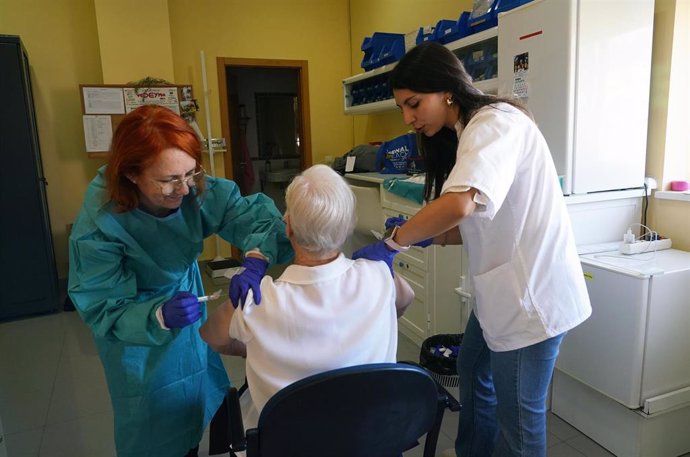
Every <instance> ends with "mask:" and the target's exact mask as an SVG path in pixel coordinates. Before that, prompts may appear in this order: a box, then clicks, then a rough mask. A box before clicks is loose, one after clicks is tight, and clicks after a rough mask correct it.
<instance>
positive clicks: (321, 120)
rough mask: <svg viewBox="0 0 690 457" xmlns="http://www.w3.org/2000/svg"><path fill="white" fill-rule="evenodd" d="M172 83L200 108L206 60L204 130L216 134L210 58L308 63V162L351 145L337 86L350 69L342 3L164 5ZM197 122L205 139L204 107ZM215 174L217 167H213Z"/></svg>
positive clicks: (180, 1)
mask: <svg viewBox="0 0 690 457" xmlns="http://www.w3.org/2000/svg"><path fill="white" fill-rule="evenodd" d="M168 4H169V10H170V30H171V37H172V49H173V61H174V70H175V80H176V82H177V83H180V84H182V83H191V84H192V85H193V87H194V90H195V93H196V97H197V99H198V100H199V102H200V105H201V104H203V101H204V97H203V84H202V79H201V61H200V51H202V50H203V51H204V53H205V56H206V76H207V79H208V87H209V99H210V104H209V105H210V109H211V118H212V119H211V130H212V132H213V136H214V137H219V136H220V135H221V127H220V111H219V110H220V107H219V97H218V75H217V66H216V58H217V57H234V58H257V59H289V60H293V59H294V60H307V61H308V72H309V94H310V97H309V101H310V106H309V109H310V117H311V148H312V160H313V162H314V163H318V162H321V161H322V160H323V158H324V157H325V156H327V155H331V156H335V155H342V154H344V153H345V152H347V151H348V150H349V149H350V148H351V147H352V146H351V143H352V120H351V119H350V118H348V117H347V116H345V115H344V114H343V101H342V89H341V85H340V81H341V79H342V78H344V77H346V76H347V75H348V74H349V72H350V60H349V53H350V42H349V12H348V1H347V0H328V1H323V0H290V1H285V0H262V1H258V2H257V1H255V2H252V1H246V0H207V1H197V2H189V1H187V0H169V2H168ZM201 108H202V109H201V111H200V112H199V113H198V117H197V122H198V123H199V125H200V126H201V127H202V131H203V132H204V134H206V127H205V126H206V119H205V109H204V106H203V105H201ZM220 169H221V170H222V167H221V168H220Z"/></svg>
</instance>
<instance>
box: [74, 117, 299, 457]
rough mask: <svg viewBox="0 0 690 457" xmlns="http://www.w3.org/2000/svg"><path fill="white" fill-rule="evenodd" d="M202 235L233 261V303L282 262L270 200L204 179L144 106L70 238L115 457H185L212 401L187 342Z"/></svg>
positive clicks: (182, 132)
mask: <svg viewBox="0 0 690 457" xmlns="http://www.w3.org/2000/svg"><path fill="white" fill-rule="evenodd" d="M214 233H217V234H218V235H219V236H221V237H222V238H223V239H225V240H226V241H228V242H229V243H231V244H233V245H235V246H237V247H238V248H240V249H241V250H243V251H244V252H245V260H244V263H243V264H244V266H245V270H244V272H243V273H242V274H240V275H237V276H235V277H234V278H233V281H232V283H231V287H230V296H231V299H233V302H234V303H235V304H237V303H238V301H240V300H243V299H244V297H245V296H246V295H247V293H248V290H250V289H253V290H256V291H258V290H259V282H260V281H261V278H262V277H263V275H264V274H265V271H266V268H267V267H268V264H269V263H285V262H287V261H289V260H290V258H291V257H292V255H293V253H292V248H291V247H290V243H289V241H288V240H287V237H286V235H285V225H284V223H283V222H282V219H281V214H280V212H279V211H278V210H277V208H276V207H275V205H274V203H273V201H272V200H270V199H269V198H268V197H266V196H265V195H263V194H254V195H251V196H248V197H242V196H241V195H240V192H239V189H238V187H237V185H236V184H235V183H234V182H232V181H229V180H226V179H220V178H218V179H216V178H213V177H211V176H206V175H205V174H204V171H203V169H202V167H201V143H200V141H199V139H198V137H197V136H196V134H195V133H194V131H193V130H192V129H191V128H190V126H189V125H188V124H187V123H186V121H185V120H184V119H182V118H181V117H180V116H178V115H177V114H175V113H173V112H172V111H170V110H169V109H167V108H163V107H160V106H154V105H146V106H142V107H140V108H138V109H136V110H134V111H132V112H131V113H129V114H127V115H126V116H125V117H124V118H123V119H122V122H121V123H120V124H119V125H118V127H117V129H116V131H115V134H114V136H113V141H112V147H111V155H110V159H109V162H108V165H107V166H105V167H102V168H101V169H100V170H99V172H98V175H97V176H96V177H95V178H94V179H93V181H92V182H91V184H90V185H89V187H88V189H87V191H86V196H85V200H84V204H83V206H82V209H81V211H80V213H79V216H78V217H77V220H76V222H75V224H74V227H73V228H72V233H71V235H70V272H69V295H70V297H71V299H72V301H73V302H74V304H75V307H76V308H77V310H78V312H79V314H80V315H81V317H82V319H83V320H84V321H85V322H86V323H87V324H88V325H89V327H90V328H91V330H92V332H93V335H94V340H95V342H96V346H97V347H98V351H99V354H100V357H101V362H102V363H103V367H104V371H105V375H106V378H107V380H108V388H109V390H110V396H111V400H112V404H113V413H114V419H115V444H116V448H117V455H118V456H119V457H134V456H136V457H144V456H150V457H160V456H171V457H177V456H179V457H181V456H184V455H185V454H186V455H196V448H197V447H198V443H199V441H200V440H201V437H202V434H203V432H204V429H205V428H206V426H207V425H208V423H209V421H210V419H211V418H212V417H213V415H214V413H215V412H216V410H217V409H218V407H219V405H220V404H221V402H222V400H223V397H224V395H225V392H226V390H227V387H228V385H229V381H228V377H227V374H226V372H225V369H224V367H223V364H222V362H221V359H220V357H219V356H218V354H217V353H215V352H213V351H211V350H209V348H208V346H207V345H206V344H205V343H204V342H203V341H202V340H201V338H200V336H199V327H200V325H201V323H202V322H203V321H204V320H205V319H206V309H205V307H204V306H202V305H201V304H200V303H199V301H198V299H197V298H198V296H200V295H203V286H202V283H201V275H200V273H199V266H198V263H197V257H198V256H199V254H200V253H201V251H202V248H203V241H204V239H205V238H207V237H209V236H211V235H212V234H214ZM254 297H255V298H257V296H256V292H255V293H254ZM258 298H259V300H260V297H258Z"/></svg>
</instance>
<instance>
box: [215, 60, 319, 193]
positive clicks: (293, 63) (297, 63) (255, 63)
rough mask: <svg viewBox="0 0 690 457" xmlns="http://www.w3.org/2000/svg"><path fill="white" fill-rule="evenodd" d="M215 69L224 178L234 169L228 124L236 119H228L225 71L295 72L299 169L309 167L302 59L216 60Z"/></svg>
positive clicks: (306, 95)
mask: <svg viewBox="0 0 690 457" xmlns="http://www.w3.org/2000/svg"><path fill="white" fill-rule="evenodd" d="M216 65H217V68H218V96H219V97H220V124H221V134H222V135H223V138H225V141H226V143H225V144H226V145H227V147H226V148H225V153H224V154H223V161H224V171H225V177H226V178H228V179H233V177H234V176H235V173H234V172H235V170H233V163H232V157H233V155H232V133H231V128H230V126H231V123H232V122H235V121H237V122H239V120H235V119H231V118H230V116H231V115H230V107H229V106H228V88H227V73H228V69H229V68H233V67H234V68H255V69H293V70H297V97H298V100H299V113H298V116H299V121H300V122H299V123H300V129H301V130H300V170H305V169H307V168H309V167H310V166H311V164H312V155H311V124H310V121H309V119H310V118H309V71H308V66H307V61H306V60H283V59H245V58H235V57H217V58H216Z"/></svg>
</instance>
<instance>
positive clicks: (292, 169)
mask: <svg viewBox="0 0 690 457" xmlns="http://www.w3.org/2000/svg"><path fill="white" fill-rule="evenodd" d="M216 60H217V67H218V87H219V96H220V118H221V131H222V135H223V137H224V138H225V139H226V141H227V144H229V146H230V147H228V148H227V149H226V152H225V154H224V163H225V165H224V167H225V176H226V177H228V178H229V179H232V180H234V181H235V182H236V183H237V184H238V186H239V187H240V190H241V192H242V195H248V194H252V193H255V192H264V193H266V194H267V195H268V196H269V197H271V198H273V199H274V201H275V202H276V206H278V209H280V210H281V211H283V210H284V199H283V194H284V190H285V186H286V185H287V183H288V182H289V180H290V179H291V178H292V177H293V176H294V175H295V174H296V173H298V172H299V171H301V170H304V169H305V168H308V167H309V166H311V160H312V159H311V135H310V127H309V126H310V122H309V93H308V85H309V80H308V71H307V61H305V60H265V59H236V58H224V57H218V58H217V59H216Z"/></svg>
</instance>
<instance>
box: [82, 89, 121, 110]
mask: <svg viewBox="0 0 690 457" xmlns="http://www.w3.org/2000/svg"><path fill="white" fill-rule="evenodd" d="M82 92H83V95H84V98H83V100H84V114H124V113H125V104H124V101H123V100H122V89H121V88H115V87H84V88H82Z"/></svg>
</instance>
